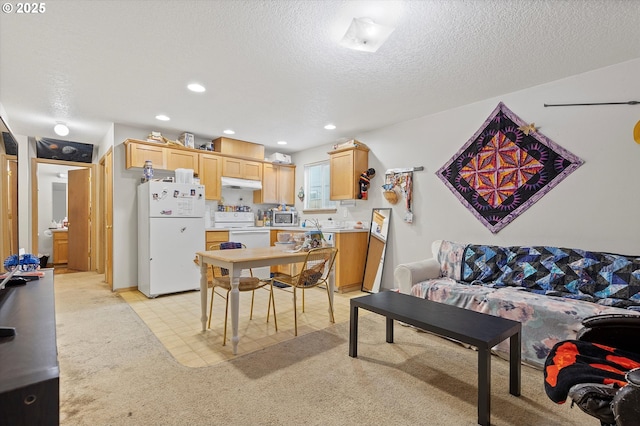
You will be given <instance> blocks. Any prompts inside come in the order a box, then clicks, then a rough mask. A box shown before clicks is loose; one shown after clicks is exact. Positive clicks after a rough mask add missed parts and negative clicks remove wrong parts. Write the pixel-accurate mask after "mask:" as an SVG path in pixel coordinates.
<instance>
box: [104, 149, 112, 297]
mask: <svg viewBox="0 0 640 426" xmlns="http://www.w3.org/2000/svg"><path fill="white" fill-rule="evenodd" d="M104 196H105V199H104V204H103V205H104V225H105V233H104V236H105V239H104V240H105V241H104V262H105V263H104V280H105V281H106V282H107V284H109V285H110V286H111V288H112V289H113V151H112V150H109V152H107V154H105V160H104Z"/></svg>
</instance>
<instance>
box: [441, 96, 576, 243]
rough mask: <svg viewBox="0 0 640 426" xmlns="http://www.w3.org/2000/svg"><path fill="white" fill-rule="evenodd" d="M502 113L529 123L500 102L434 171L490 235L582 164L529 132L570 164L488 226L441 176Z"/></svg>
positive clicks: (536, 133)
mask: <svg viewBox="0 0 640 426" xmlns="http://www.w3.org/2000/svg"><path fill="white" fill-rule="evenodd" d="M500 111H502V112H503V113H504V114H505V115H506V116H507V117H508V118H509V119H510V120H511V121H513V122H514V123H515V124H517V125H518V126H526V125H528V124H529V123H526V122H524V121H523V120H522V119H521V118H520V117H518V116H517V115H516V114H515V113H514V112H513V111H511V110H510V109H509V108H507V106H506V105H505V104H504V103H502V102H500V103H498V106H497V107H496V108H495V109H494V110H493V112H492V113H491V114H490V115H489V117H488V118H487V119H486V120H485V121H484V123H482V125H481V126H480V128H479V129H478V130H477V131H476V132H475V133H474V134H473V136H471V138H469V140H468V141H467V142H466V143H465V144H464V145H463V146H462V148H460V149H459V150H458V151H457V152H456V153H455V154H454V155H453V156H452V157H451V158H450V159H449V161H447V162H446V163H445V164H444V165H443V166H442V167H440V168H439V169H438V170H437V171H436V175H437V176H438V178H440V180H441V181H442V182H444V184H445V185H446V186H447V188H449V190H450V191H451V192H452V193H453V194H454V195H455V197H456V198H457V199H458V200H459V201H460V202H461V203H462V205H464V206H465V207H466V208H467V210H469V211H470V212H471V214H473V215H474V216H475V217H476V219H478V220H479V221H480V222H481V223H482V224H483V225H484V226H485V227H487V228H488V229H489V230H490V231H491V232H492V233H494V234H495V233H497V232H498V231H500V230H501V229H502V228H504V227H505V226H507V225H508V224H509V223H511V222H512V221H513V220H514V219H515V218H516V217H518V216H519V215H520V214H522V213H523V212H524V211H525V210H527V209H528V208H529V207H531V206H532V205H533V204H535V203H536V202H537V201H538V200H539V199H540V198H542V197H543V196H544V195H546V194H547V193H548V192H549V191H551V190H552V189H553V188H555V187H556V185H558V184H559V183H560V182H562V181H563V180H564V179H565V178H566V177H567V176H569V175H570V174H571V173H573V172H574V171H575V170H576V169H577V168H578V167H580V166H581V165H582V164H584V160H582V159H581V158H579V157H578V156H576V155H574V154H573V153H571V152H569V151H567V150H566V149H565V148H563V147H561V146H560V145H558V144H557V143H555V142H554V141H552V140H551V139H549V138H548V137H546V136H545V135H543V134H542V133H540V132H538V131H537V130H536V131H533V132H531V133H530V134H533V135H535V138H536V139H537V140H538V142H540V143H542V144H544V145H546V146H547V147H548V148H551V149H553V150H554V151H556V152H557V153H558V154H560V155H562V156H563V157H564V158H566V159H567V160H569V161H570V162H571V164H570V165H569V166H568V167H567V168H566V169H564V170H563V171H562V172H561V173H560V174H558V175H557V176H556V177H555V178H553V179H552V180H551V181H550V182H549V183H548V184H546V185H545V186H544V188H543V189H541V190H540V191H538V192H536V193H535V194H534V195H533V196H531V198H529V199H528V200H527V201H525V202H524V203H522V204H521V205H520V206H519V207H518V208H516V209H515V210H514V211H512V212H511V213H509V214H508V215H507V216H505V217H503V218H502V219H501V220H500V221H499V222H497V223H496V224H495V225H492V224H490V223H489V222H488V221H487V220H486V219H485V218H484V217H483V216H482V215H481V214H480V213H479V212H478V211H476V209H474V208H473V206H472V205H470V204H469V202H467V200H466V199H465V198H464V197H463V196H462V195H461V194H460V193H459V192H458V191H456V189H455V188H454V187H453V185H451V183H450V182H449V181H448V180H447V179H446V178H445V177H444V176H443V172H444V171H445V170H446V169H447V168H448V167H449V166H450V165H451V163H453V162H454V161H455V160H456V158H458V157H459V156H460V155H461V154H462V153H463V152H464V151H465V150H466V149H467V148H468V147H469V146H470V145H471V144H473V143H474V142H475V141H476V139H477V138H478V136H480V135H481V134H482V132H483V131H484V129H485V128H486V127H487V125H489V123H491V121H493V119H494V118H495V116H496V115H497V114H498V113H499V112H500Z"/></svg>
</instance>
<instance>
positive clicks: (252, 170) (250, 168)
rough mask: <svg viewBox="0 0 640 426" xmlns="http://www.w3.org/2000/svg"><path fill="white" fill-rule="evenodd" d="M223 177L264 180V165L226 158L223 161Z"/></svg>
mask: <svg viewBox="0 0 640 426" xmlns="http://www.w3.org/2000/svg"><path fill="white" fill-rule="evenodd" d="M222 176H226V177H233V178H240V179H250V180H262V163H261V162H260V161H251V160H243V159H241V158H231V157H224V158H223V159H222Z"/></svg>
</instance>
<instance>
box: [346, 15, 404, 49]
mask: <svg viewBox="0 0 640 426" xmlns="http://www.w3.org/2000/svg"><path fill="white" fill-rule="evenodd" d="M394 29H395V28H391V27H385V26H384V25H380V24H376V23H375V22H373V20H372V19H370V18H353V21H351V25H349V29H348V30H347V32H346V34H345V35H344V37H343V38H342V40H341V41H340V44H341V45H343V46H344V47H347V48H349V49H353V50H360V51H363V52H375V51H377V50H378V48H379V47H380V46H382V44H383V43H384V42H385V41H386V40H387V38H389V36H390V35H391V33H392V32H393V31H394Z"/></svg>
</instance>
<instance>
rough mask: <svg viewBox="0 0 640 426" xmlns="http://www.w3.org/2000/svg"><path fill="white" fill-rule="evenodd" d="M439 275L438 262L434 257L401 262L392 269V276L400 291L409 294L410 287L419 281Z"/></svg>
mask: <svg viewBox="0 0 640 426" xmlns="http://www.w3.org/2000/svg"><path fill="white" fill-rule="evenodd" d="M439 276H440V263H439V262H438V261H437V260H436V259H434V258H430V259H425V260H420V261H417V262H411V263H401V264H400V265H398V266H396V269H395V270H394V271H393V278H394V281H395V283H396V287H397V288H398V289H399V290H400V293H404V294H411V287H412V286H413V285H414V284H416V283H419V282H421V281H426V280H430V279H434V278H438V277H439Z"/></svg>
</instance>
